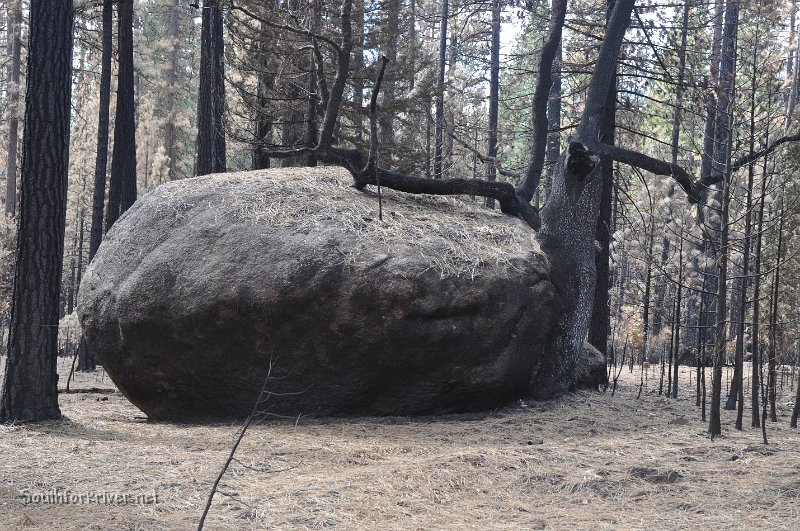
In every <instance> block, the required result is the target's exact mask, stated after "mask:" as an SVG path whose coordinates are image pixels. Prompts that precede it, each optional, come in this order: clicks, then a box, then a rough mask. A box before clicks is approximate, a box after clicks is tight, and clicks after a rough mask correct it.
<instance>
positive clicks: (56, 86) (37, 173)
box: [0, 0, 74, 423]
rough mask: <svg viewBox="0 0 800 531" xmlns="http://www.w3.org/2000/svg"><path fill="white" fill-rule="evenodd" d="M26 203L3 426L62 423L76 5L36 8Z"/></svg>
mask: <svg viewBox="0 0 800 531" xmlns="http://www.w3.org/2000/svg"><path fill="white" fill-rule="evenodd" d="M29 9H30V30H29V40H28V65H27V71H26V72H27V74H26V78H27V83H26V85H27V89H26V94H25V101H26V108H25V118H24V127H25V129H24V132H23V146H22V178H21V182H22V195H21V201H20V215H19V231H18V234H19V237H18V241H17V265H16V270H15V274H14V295H13V300H12V306H11V327H10V336H9V341H8V359H7V362H6V372H5V383H4V385H3V391H2V397H0V422H3V423H6V422H15V421H41V420H50V419H58V418H60V417H61V412H60V410H59V408H58V390H57V385H58V373H57V366H56V361H57V356H58V303H59V301H58V298H59V292H60V289H61V270H62V267H61V263H62V260H63V256H64V228H65V221H66V210H67V172H68V168H69V134H70V129H69V126H70V111H71V106H70V90H71V74H72V23H73V16H74V13H73V9H72V1H71V0H62V1H61V2H53V1H52V0H31V2H30V7H29Z"/></svg>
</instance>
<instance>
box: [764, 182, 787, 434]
mask: <svg viewBox="0 0 800 531" xmlns="http://www.w3.org/2000/svg"><path fill="white" fill-rule="evenodd" d="M780 196H781V197H782V198H783V197H785V196H786V193H785V190H781V192H780ZM785 215H786V213H785V212H784V210H783V208H781V210H780V211H779V212H778V216H780V220H779V221H778V243H777V246H778V248H777V250H776V251H775V267H774V269H775V274H774V277H773V279H772V296H771V301H770V302H771V308H770V322H769V366H768V367H769V369H768V370H769V372H768V375H769V378H768V380H767V383H768V388H769V419H770V420H771V421H772V422H778V412H777V409H776V405H775V400H776V397H777V394H778V393H777V379H778V374H777V360H776V356H777V342H778V296H779V295H778V293H779V292H778V288H779V287H780V280H781V258H782V257H781V254H782V251H783V219H784V217H785Z"/></svg>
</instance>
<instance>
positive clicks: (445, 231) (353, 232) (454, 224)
mask: <svg viewBox="0 0 800 531" xmlns="http://www.w3.org/2000/svg"><path fill="white" fill-rule="evenodd" d="M352 184H353V179H352V177H351V176H350V174H349V173H347V171H345V170H344V169H342V168H338V167H324V166H321V167H317V168H278V169H271V170H263V171H254V172H239V173H225V174H221V175H211V176H205V177H196V178H194V179H185V180H181V181H175V182H172V183H168V184H166V185H163V186H160V187H158V188H157V189H156V190H154V191H153V192H151V194H152V195H151V197H150V198H149V201H154V202H156V204H158V205H159V209H167V210H171V211H173V212H175V213H176V215H180V213H182V212H185V211H186V210H187V209H189V208H192V207H193V206H195V205H193V204H188V203H187V201H190V200H191V199H190V198H191V195H189V194H191V192H192V191H202V190H209V189H212V190H213V189H216V190H218V198H219V201H220V203H219V204H215V205H213V206H214V210H215V211H216V212H219V213H220V215H228V216H233V217H234V218H235V219H236V220H237V221H238V222H252V223H259V224H263V225H264V226H266V227H279V228H285V229H290V230H291V232H293V233H300V234H305V235H308V236H309V238H310V240H311V241H313V239H314V238H315V237H319V236H320V235H323V234H325V232H326V230H328V229H330V228H331V227H334V226H335V227H336V231H337V232H338V233H339V234H343V235H344V236H347V237H350V238H351V239H352V240H353V241H355V242H356V245H354V246H348V247H347V248H341V249H339V251H340V252H341V255H342V259H343V260H345V261H348V262H358V261H359V260H360V259H361V258H362V257H366V260H367V262H368V263H372V262H374V255H375V252H376V251H381V250H383V251H385V252H387V253H391V252H393V251H395V250H396V249H397V248H398V247H400V246H402V247H404V248H406V249H407V252H408V251H411V252H416V253H418V254H419V255H420V256H421V257H422V259H423V261H425V262H427V263H430V264H431V268H432V269H434V270H436V271H438V272H439V274H440V275H441V276H442V277H448V276H461V275H468V276H470V275H476V274H479V273H480V270H481V269H483V268H486V267H491V268H494V269H499V270H500V271H501V272H502V271H505V270H507V269H508V268H510V267H513V264H514V260H515V259H526V258H527V257H529V255H530V253H531V252H537V253H538V252H539V244H538V242H537V241H536V237H535V234H534V232H533V231H532V230H530V228H529V227H528V226H527V225H525V224H524V223H523V222H522V221H520V220H518V219H515V218H511V217H509V216H506V215H504V214H501V213H500V212H499V211H494V212H492V211H488V210H486V209H485V208H483V206H482V204H483V199H482V198H480V199H481V202H480V203H477V202H474V201H469V200H468V199H467V198H461V197H444V196H434V195H424V194H423V195H414V194H407V193H403V192H397V191H394V190H390V189H385V188H384V189H383V221H379V220H378V196H377V194H376V193H375V190H374V189H373V188H372V187H368V189H367V190H366V191H363V192H359V191H358V190H356V189H355V188H354V187H353V186H352ZM340 237H341V236H340Z"/></svg>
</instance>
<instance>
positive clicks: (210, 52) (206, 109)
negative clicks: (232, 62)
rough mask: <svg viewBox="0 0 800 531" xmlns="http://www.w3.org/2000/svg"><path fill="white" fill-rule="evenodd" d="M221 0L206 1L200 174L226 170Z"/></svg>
mask: <svg viewBox="0 0 800 531" xmlns="http://www.w3.org/2000/svg"><path fill="white" fill-rule="evenodd" d="M224 46H225V45H224V41H223V21H222V8H221V7H220V4H219V0H205V2H204V3H203V20H202V27H201V30H200V91H199V93H198V102H197V175H206V174H209V173H222V172H224V171H225V167H226V166H225V164H226V161H225V123H224V117H225V56H224V53H225V48H224Z"/></svg>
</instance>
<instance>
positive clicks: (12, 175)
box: [6, 0, 22, 217]
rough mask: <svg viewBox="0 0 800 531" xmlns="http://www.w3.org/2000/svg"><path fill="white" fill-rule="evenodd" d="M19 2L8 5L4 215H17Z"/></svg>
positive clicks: (13, 0)
mask: <svg viewBox="0 0 800 531" xmlns="http://www.w3.org/2000/svg"><path fill="white" fill-rule="evenodd" d="M20 4H21V0H11V1H10V2H9V5H8V21H7V24H8V32H7V39H8V43H7V46H8V56H9V57H10V62H9V63H8V72H7V75H8V79H7V83H8V86H9V89H10V91H9V92H10V94H9V98H8V107H9V109H10V112H9V114H8V144H7V146H8V147H7V156H6V214H8V215H9V216H11V217H14V216H16V214H17V142H18V140H19V110H18V107H19V72H20V49H21V47H22V6H21V5H20Z"/></svg>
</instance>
